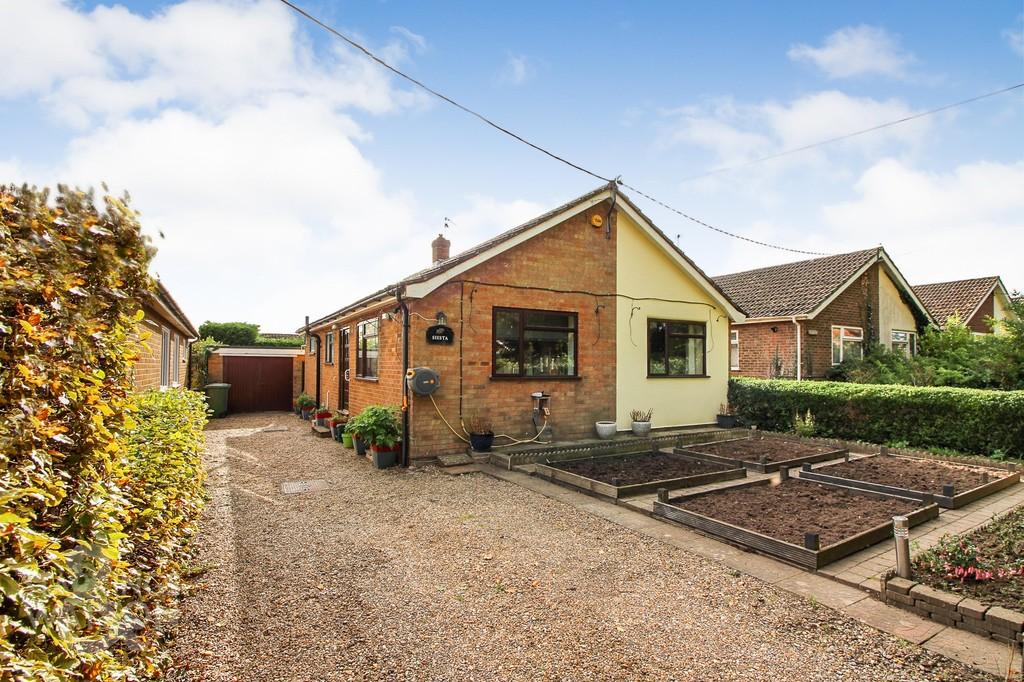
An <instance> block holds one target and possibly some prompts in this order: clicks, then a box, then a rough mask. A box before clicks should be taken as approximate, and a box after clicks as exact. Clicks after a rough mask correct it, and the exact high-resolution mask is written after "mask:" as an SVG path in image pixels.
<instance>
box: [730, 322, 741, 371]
mask: <svg viewBox="0 0 1024 682" xmlns="http://www.w3.org/2000/svg"><path fill="white" fill-rule="evenodd" d="M739 368H740V333H739V330H736V329H733V330H732V331H730V332H729V369H739Z"/></svg>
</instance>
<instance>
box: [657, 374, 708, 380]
mask: <svg viewBox="0 0 1024 682" xmlns="http://www.w3.org/2000/svg"><path fill="white" fill-rule="evenodd" d="M647 378H648V379H710V378H711V375H710V374H648V375H647Z"/></svg>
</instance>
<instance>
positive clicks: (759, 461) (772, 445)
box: [675, 437, 850, 474]
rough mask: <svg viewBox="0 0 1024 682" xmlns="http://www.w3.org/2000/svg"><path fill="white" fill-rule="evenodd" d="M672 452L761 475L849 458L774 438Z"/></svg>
mask: <svg viewBox="0 0 1024 682" xmlns="http://www.w3.org/2000/svg"><path fill="white" fill-rule="evenodd" d="M675 451H676V452H677V453H679V454H681V455H689V456H690V457H697V458H699V459H703V460H706V461H708V462H716V463H718V464H725V465H728V466H734V467H739V466H741V467H746V468H747V469H749V470H750V471H756V472H759V473H762V474H766V473H771V472H773V471H778V470H779V469H780V468H782V467H787V468H793V467H798V466H800V465H802V464H804V463H814V462H824V461H826V460H829V459H839V458H841V457H848V456H849V452H850V451H849V450H847V449H846V448H834V447H832V446H830V445H818V444H814V443H804V442H801V441H799V440H795V439H789V438H774V437H771V438H758V437H747V438H733V439H730V440H723V441H718V442H716V443H699V444H697V445H685V446H682V447H677V448H676V449H675Z"/></svg>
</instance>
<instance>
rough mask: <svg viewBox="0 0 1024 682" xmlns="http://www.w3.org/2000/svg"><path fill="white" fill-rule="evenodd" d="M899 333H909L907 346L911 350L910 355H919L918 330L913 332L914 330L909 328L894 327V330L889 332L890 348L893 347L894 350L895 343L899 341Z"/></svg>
mask: <svg viewBox="0 0 1024 682" xmlns="http://www.w3.org/2000/svg"><path fill="white" fill-rule="evenodd" d="M897 334H906V335H907V348H908V349H909V350H910V356H909V357H914V356H916V355H917V332H912V331H910V330H907V329H893V330H892V332H891V333H890V334H889V348H890V349H893V350H894V349H895V344H896V343H897V341H896V335H897ZM898 343H903V342H902V341H900V342H898Z"/></svg>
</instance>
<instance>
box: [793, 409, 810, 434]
mask: <svg viewBox="0 0 1024 682" xmlns="http://www.w3.org/2000/svg"><path fill="white" fill-rule="evenodd" d="M793 433H795V434H796V435H798V436H802V437H804V438H810V437H812V436H814V433H815V428H814V415H813V414H811V411H810V410H807V412H806V414H804V416H802V417H801V416H800V414H799V413H797V414H795V415H793Z"/></svg>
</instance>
